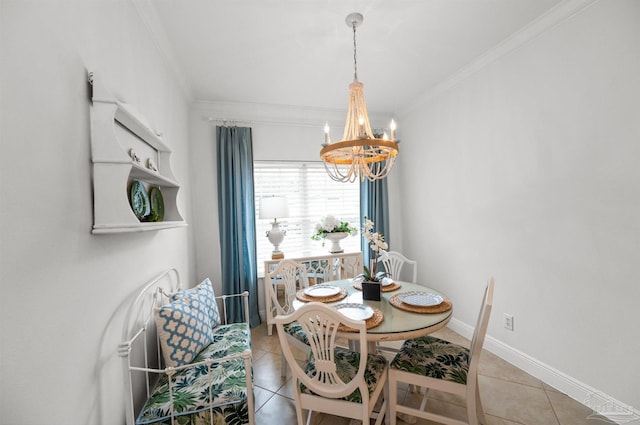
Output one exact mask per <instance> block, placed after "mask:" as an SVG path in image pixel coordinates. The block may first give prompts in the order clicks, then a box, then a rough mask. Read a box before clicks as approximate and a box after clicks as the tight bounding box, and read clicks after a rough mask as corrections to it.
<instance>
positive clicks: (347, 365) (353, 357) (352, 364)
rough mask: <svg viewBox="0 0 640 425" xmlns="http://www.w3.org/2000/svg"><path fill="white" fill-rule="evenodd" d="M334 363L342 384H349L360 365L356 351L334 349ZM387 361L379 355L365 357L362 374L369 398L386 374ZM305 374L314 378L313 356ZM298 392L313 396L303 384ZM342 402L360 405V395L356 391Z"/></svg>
mask: <svg viewBox="0 0 640 425" xmlns="http://www.w3.org/2000/svg"><path fill="white" fill-rule="evenodd" d="M335 363H336V370H337V373H338V376H339V377H340V379H342V381H343V382H350V381H351V380H352V379H353V377H354V376H355V375H356V373H357V372H358V365H359V363H360V353H358V352H356V351H350V350H347V349H344V348H340V347H336V351H335ZM386 366H387V360H386V359H385V357H384V356H383V355H381V354H368V355H367V367H366V369H365V372H364V379H365V381H366V383H367V388H368V389H369V396H371V394H372V393H373V391H374V390H375V388H376V384H377V383H378V380H379V379H381V377H382V374H383V373H385V372H386ZM305 373H306V374H307V375H309V376H314V375H315V373H316V368H315V365H314V362H313V355H310V356H309V361H308V362H307V365H306V367H305ZM300 391H301V392H303V393H305V394H314V393H313V392H312V391H311V390H309V389H308V388H307V387H306V386H304V385H303V384H300ZM342 400H347V401H350V402H354V403H362V395H361V394H360V390H359V389H356V390H355V391H354V392H352V393H351V394H349V395H348V396H346V397H343V398H342Z"/></svg>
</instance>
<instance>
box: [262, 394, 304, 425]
mask: <svg viewBox="0 0 640 425" xmlns="http://www.w3.org/2000/svg"><path fill="white" fill-rule="evenodd" d="M296 423H297V419H296V409H295V406H294V404H293V400H291V399H288V398H286V397H282V396H280V395H278V394H274V396H273V397H271V398H270V399H269V400H268V401H267V402H266V403H265V404H264V406H262V408H261V409H260V410H258V411H257V412H256V424H259V425H263V424H264V425H267V424H296Z"/></svg>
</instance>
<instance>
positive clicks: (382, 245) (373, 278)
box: [356, 216, 389, 282]
mask: <svg viewBox="0 0 640 425" xmlns="http://www.w3.org/2000/svg"><path fill="white" fill-rule="evenodd" d="M373 228H374V223H373V221H371V220H369V218H368V217H366V216H365V218H364V226H363V227H362V237H363V238H365V239H366V240H367V242H368V243H369V247H370V248H371V251H373V253H374V258H372V259H371V267H370V268H369V267H367V266H364V273H361V274H359V275H358V276H356V277H359V278H362V279H363V280H364V281H367V282H382V279H383V278H385V277H386V276H387V275H388V273H387V272H378V273H376V264H377V263H378V258H382V259H384V258H386V257H387V251H386V249H388V248H389V245H388V244H387V242H385V240H384V235H383V234H382V233H378V232H374V231H373Z"/></svg>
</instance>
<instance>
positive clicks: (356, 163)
mask: <svg viewBox="0 0 640 425" xmlns="http://www.w3.org/2000/svg"><path fill="white" fill-rule="evenodd" d="M345 21H346V23H347V25H349V26H350V27H352V28H353V63H354V78H353V82H352V83H351V84H350V85H349V108H348V111H347V118H346V120H345V124H344V133H343V135H342V140H340V141H339V142H333V143H332V142H331V140H330V137H329V128H328V125H327V126H325V144H324V145H323V147H322V150H320V158H321V159H322V161H323V162H324V165H325V169H326V170H327V173H328V174H329V176H330V177H331V178H332V179H333V180H336V181H341V182H347V181H349V182H353V181H355V180H356V179H357V178H358V177H359V178H360V180H361V181H364V179H365V178H366V179H369V180H371V181H373V180H378V179H382V178H385V177H387V175H388V174H389V172H390V171H391V168H392V167H393V164H394V162H395V159H396V156H397V155H398V143H397V142H396V141H395V140H394V139H395V123H394V122H393V120H392V121H391V125H390V129H391V139H390V140H389V139H388V138H387V137H386V135H385V136H384V137H383V138H376V137H375V136H374V135H373V132H372V131H371V124H370V123H369V114H368V112H367V105H366V103H365V100H364V85H363V84H362V83H361V82H360V81H358V62H357V55H356V27H357V26H358V25H360V24H361V23H362V21H363V16H362V15H361V14H359V13H352V14H350V15H349V16H347V18H346V20H345Z"/></svg>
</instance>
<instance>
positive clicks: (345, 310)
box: [335, 303, 373, 320]
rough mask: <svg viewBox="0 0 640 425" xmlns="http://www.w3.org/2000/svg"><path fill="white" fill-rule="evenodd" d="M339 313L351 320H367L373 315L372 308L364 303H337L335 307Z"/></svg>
mask: <svg viewBox="0 0 640 425" xmlns="http://www.w3.org/2000/svg"><path fill="white" fill-rule="evenodd" d="M335 308H336V310H338V311H339V312H340V313H342V314H344V315H345V316H347V317H348V318H349V319H352V320H367V319H369V318H370V317H372V316H373V309H372V308H371V307H369V306H368V305H364V304H349V303H345V304H338V305H337V306H336V307H335Z"/></svg>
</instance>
